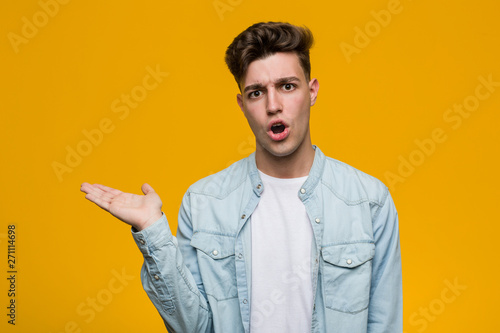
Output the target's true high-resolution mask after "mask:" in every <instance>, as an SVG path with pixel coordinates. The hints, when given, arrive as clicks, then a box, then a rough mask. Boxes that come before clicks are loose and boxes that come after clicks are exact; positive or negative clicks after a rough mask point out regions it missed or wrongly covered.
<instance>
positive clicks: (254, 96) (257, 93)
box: [248, 90, 262, 98]
mask: <svg viewBox="0 0 500 333" xmlns="http://www.w3.org/2000/svg"><path fill="white" fill-rule="evenodd" d="M261 94H262V92H261V91H260V90H256V91H252V92H251V93H249V94H248V97H249V98H257V97H259V96H260V95H261Z"/></svg>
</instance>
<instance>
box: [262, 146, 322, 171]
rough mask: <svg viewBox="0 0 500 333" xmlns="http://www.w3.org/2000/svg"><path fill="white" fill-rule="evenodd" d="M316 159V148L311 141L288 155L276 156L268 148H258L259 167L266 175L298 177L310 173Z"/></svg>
mask: <svg viewBox="0 0 500 333" xmlns="http://www.w3.org/2000/svg"><path fill="white" fill-rule="evenodd" d="M313 161H314V149H313V147H312V144H311V143H310V141H309V142H308V143H305V144H303V145H301V146H300V147H299V148H297V150H296V151H294V152H293V153H291V154H289V155H287V156H275V155H272V154H271V153H269V152H268V151H267V150H265V149H263V148H261V149H257V150H256V153H255V162H256V164H257V168H258V169H259V170H260V171H262V172H263V173H265V174H266V175H269V176H272V177H276V178H298V177H304V176H307V175H308V174H309V171H310V170H311V167H312V164H313Z"/></svg>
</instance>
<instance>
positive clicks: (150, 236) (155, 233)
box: [130, 212, 173, 254]
mask: <svg viewBox="0 0 500 333" xmlns="http://www.w3.org/2000/svg"><path fill="white" fill-rule="evenodd" d="M130 231H131V233H132V237H133V238H134V241H135V243H136V244H137V246H138V247H139V249H140V250H141V252H142V253H143V254H149V251H150V250H155V249H157V248H160V247H162V246H165V244H166V243H167V242H170V241H172V238H173V235H172V232H171V231H170V226H169V225H168V221H167V217H166V216H165V213H163V212H162V215H161V217H160V219H158V220H157V221H155V222H154V223H153V224H151V225H150V226H149V227H147V228H146V229H143V230H141V231H137V229H135V228H134V227H132V228H131V230H130Z"/></svg>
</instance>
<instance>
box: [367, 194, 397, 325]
mask: <svg viewBox="0 0 500 333" xmlns="http://www.w3.org/2000/svg"><path fill="white" fill-rule="evenodd" d="M386 191H387V192H386V196H385V200H384V203H383V205H382V206H381V207H380V208H379V209H378V211H377V212H376V213H375V216H374V219H373V233H374V238H375V255H374V257H373V262H372V282H371V289H370V304H369V308H368V330H367V331H368V333H382V332H384V333H401V332H403V289H402V272H401V251H400V247H399V227H398V213H397V211H396V207H395V206H394V202H393V200H392V197H391V195H390V193H389V191H388V190H386Z"/></svg>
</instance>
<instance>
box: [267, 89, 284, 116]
mask: <svg viewBox="0 0 500 333" xmlns="http://www.w3.org/2000/svg"><path fill="white" fill-rule="evenodd" d="M266 108H267V113H268V114H274V113H277V112H281V111H282V110H283V105H282V102H281V97H280V95H279V93H278V92H277V91H276V89H274V88H273V89H269V91H268V93H267V105H266Z"/></svg>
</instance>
